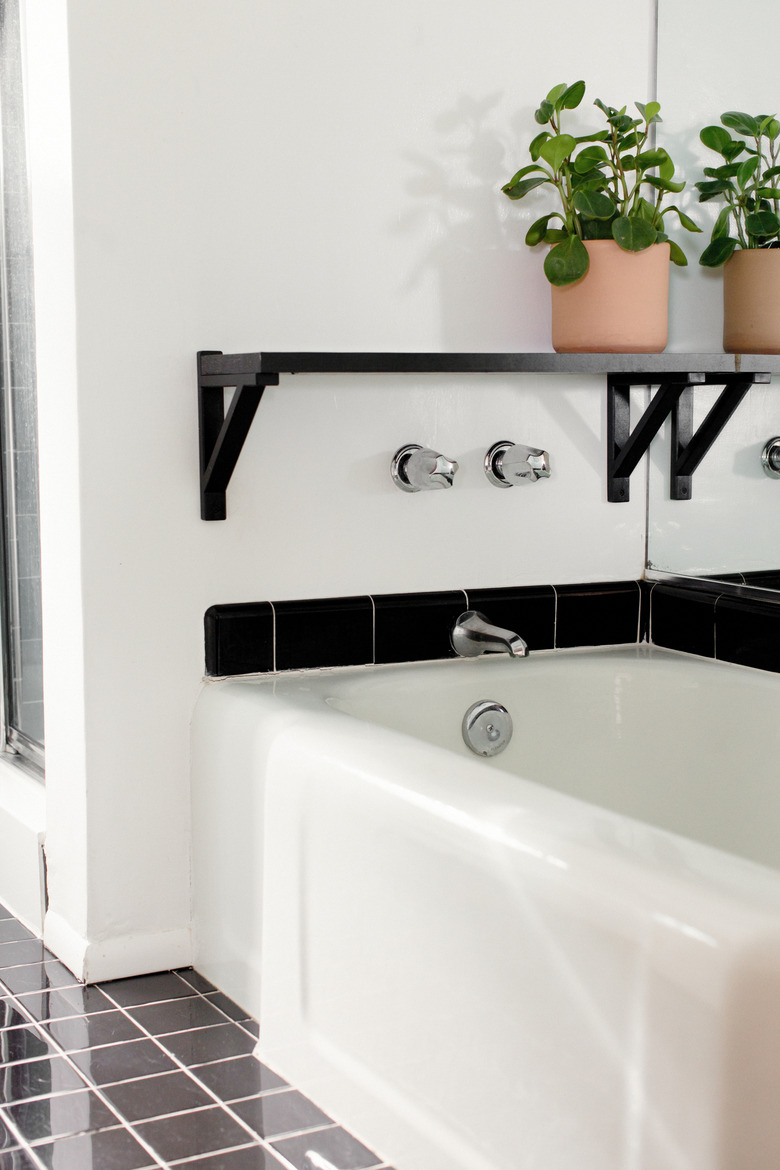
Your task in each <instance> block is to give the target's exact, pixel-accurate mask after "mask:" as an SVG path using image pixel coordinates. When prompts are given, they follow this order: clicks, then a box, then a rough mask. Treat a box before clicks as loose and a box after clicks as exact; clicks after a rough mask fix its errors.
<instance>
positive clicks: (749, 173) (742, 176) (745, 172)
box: [737, 155, 758, 191]
mask: <svg viewBox="0 0 780 1170" xmlns="http://www.w3.org/2000/svg"><path fill="white" fill-rule="evenodd" d="M757 167H758V159H757V158H756V157H755V155H754V156H753V158H746V159H745V161H744V162H742V163H740V164H739V168H738V170H737V182H738V183H739V185H740V188H741V189H742V190H743V191H744V190H745V188H746V187H747V185H748V183H749V182H750V180H751V179H752V178H753V176H754V175H755V173H756V168H757Z"/></svg>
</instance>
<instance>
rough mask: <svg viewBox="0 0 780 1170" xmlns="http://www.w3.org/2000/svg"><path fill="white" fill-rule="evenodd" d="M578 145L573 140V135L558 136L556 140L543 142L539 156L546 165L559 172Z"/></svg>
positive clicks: (551, 139) (550, 139)
mask: <svg viewBox="0 0 780 1170" xmlns="http://www.w3.org/2000/svg"><path fill="white" fill-rule="evenodd" d="M576 145H577V143H576V142H575V141H574V139H573V138H572V136H571V134H558V135H556V136H555V137H554V138H548V139H547V141H546V142H543V143H542V145H541V146H540V148H539V154H540V155H541V157H542V158H543V159H544V161H545V162H546V163H549V164H550V166H551V167H552V169H553V170H554V171H559V170H560V169H561V166H562V164H563V161H564V159H567V158H568V157H569V155H570V154H571V152H572V151H573V150H574V148H575V146H576Z"/></svg>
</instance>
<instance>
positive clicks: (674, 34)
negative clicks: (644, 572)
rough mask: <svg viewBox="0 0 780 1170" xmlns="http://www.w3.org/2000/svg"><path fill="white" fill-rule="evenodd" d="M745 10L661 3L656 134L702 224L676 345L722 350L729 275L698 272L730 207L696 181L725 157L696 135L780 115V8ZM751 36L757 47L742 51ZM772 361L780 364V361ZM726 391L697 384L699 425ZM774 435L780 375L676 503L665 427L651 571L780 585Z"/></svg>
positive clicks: (768, 2)
mask: <svg viewBox="0 0 780 1170" xmlns="http://www.w3.org/2000/svg"><path fill="white" fill-rule="evenodd" d="M747 9H748V11H747V12H745V10H744V9H741V8H740V9H739V11H738V12H735V10H734V7H733V5H732V4H731V3H727V2H726V0H686V3H685V4H680V3H679V0H658V100H659V102H660V103H661V116H662V118H663V124H662V126H661V127H660V128H659V141H660V142H662V143H663V144H664V145H666V146H667V147H668V149H669V152H670V154H671V155H672V157H673V158H674V159H675V162H677V164H678V169H679V170H680V171H681V173H682V174H683V175H684V176H685V178H686V179H687V181H688V186H687V188H686V191H685V192H684V195H683V196H682V197H681V201H680V206H681V208H682V209H683V210H684V211H686V212H687V213H688V214H689V215H690V216H692V217H693V218H694V219H695V220H696V222H697V223H698V224H699V225H700V226H701V227H702V229H703V231H702V234H701V235H696V236H692V235H688V233H683V234H684V235H685V237H686V238H685V241H684V245H685V250H686V252H687V254H688V260H689V267H688V268H687V269H677V270H675V271H674V272H673V273H672V276H671V281H670V285H671V293H670V323H671V331H670V349H674V350H677V351H679V352H686V353H707V352H710V353H711V352H720V351H721V349H722V335H721V329H722V273H721V271H720V270H717V269H716V270H707V269H703V268H701V267H700V266H699V264H698V258H699V254H700V253H701V251H702V249H703V248H704V246H705V245H706V244H707V243H708V242H709V238H710V233H711V230H712V225H713V223H714V221H715V217H716V215H717V213H718V211H719V210H720V209H721V207H722V206H723V204H722V203H721V202H718V201H713V202H711V203H705V204H699V203H698V202H697V193H696V191H695V189H694V187H693V184H694V183H695V182H697V181H698V180H699V179H701V178H704V175H703V173H702V172H703V167H705V166H713V165H717V164H716V162H715V161H714V160H715V158H716V156H715V155H714V154H713V153H712V152H711V151H708V150H707V149H706V148H705V147H704V146H702V145H701V143H700V141H699V131H700V130H701V128H702V127H703V126H706V125H717V124H719V122H720V115H721V114H722V113H723V112H724V111H726V110H734V109H736V110H746V111H748V112H750V113H778V115H780V83H778V81H777V71H776V56H777V48H776V47H777V44H778V38H779V37H780V6H778V5H776V4H775V2H774V0H747ZM748 21H749V29H748ZM756 30H760V35H754V34H755V32H756ZM743 35H744V36H748V37H749V43H750V50H749V53H746V52H743V51H742V49H741V48H740V44H739V42H740V38H741V37H742V36H743ZM770 362H771V368H775V369H778V370H780V358H777V357H773V358H772V359H770ZM718 393H719V388H718V387H702V388H700V389H697V390H696V391H695V392H694V396H695V406H694V426H698V425H699V423H700V422H701V421H702V419H703V418H704V417H705V416H706V413H707V411H708V410H709V408H710V407H711V406H712V404H713V403H714V401H715V399H716V397H717V395H718ZM776 436H780V372H779V373H777V374H774V375H773V380H772V383H771V384H770V385H768V386H761V385H756V386H753V387H752V389H751V390H750V392H749V394H748V395H747V397H746V398H745V400H744V401H743V402H742V403H741V405H740V406H739V407H738V408H737V410H736V412H735V414H734V415H733V416H732V418H731V419H730V420H729V422H728V423H727V424H726V426H725V428H724V430H723V432H722V434H721V435H720V436H719V438H718V439H717V440H716V442H715V444H714V445H713V447H712V449H711V450H710V451H709V452H708V454H707V455H706V456H705V458H704V460H703V461H702V463H701V465H700V466H699V468H698V470H697V471H696V473H695V475H694V477H693V496H692V499H691V500H689V501H678V500H670V499H669V459H670V450H669V445H670V424H669V423H667V424H666V425H665V427H664V429H663V430H662V432H661V434H660V435H659V436H658V437H657V438H656V439H655V441H654V442H653V444H652V446H651V448H650V453H649V467H648V476H649V484H648V488H649V490H648V525H647V528H648V533H647V565H648V568H649V569H654V570H659V571H662V572H665V573H670V574H674V575H675V576H690V577H707V578H713V577H714V578H717V579H718V580H722V581H725V582H733V583H736V584H747V585H750V586H755V587H759V588H764V589H772V590H780V478H770V477H769V476H768V475H767V474H766V472H765V470H764V468H763V466H762V460H761V456H762V452H763V450H764V448H765V446H766V444H767V442H768V441H769V440H771V439H773V438H775V437H776Z"/></svg>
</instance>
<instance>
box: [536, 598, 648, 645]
mask: <svg viewBox="0 0 780 1170" xmlns="http://www.w3.org/2000/svg"><path fill="white" fill-rule="evenodd" d="M555 592H556V593H557V595H558V617H557V622H556V630H555V645H556V647H559V648H561V649H562V648H564V647H569V648H570V647H573V646H612V645H616V644H619V643H623V642H638V641H639V601H640V595H639V584H638V582H636V581H608V582H602V583H596V584H591V585H558V586H556V589H555Z"/></svg>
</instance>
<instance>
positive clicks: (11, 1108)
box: [5, 1089, 117, 1144]
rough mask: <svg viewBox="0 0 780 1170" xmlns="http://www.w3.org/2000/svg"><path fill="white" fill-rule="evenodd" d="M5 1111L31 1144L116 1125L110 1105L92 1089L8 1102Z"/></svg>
mask: <svg viewBox="0 0 780 1170" xmlns="http://www.w3.org/2000/svg"><path fill="white" fill-rule="evenodd" d="M5 1112H6V1113H7V1114H8V1116H9V1118H10V1119H11V1121H13V1123H14V1125H15V1126H16V1127H17V1129H18V1130H19V1132H20V1133H21V1134H22V1136H23V1137H24V1138H25V1140H26V1141H28V1142H29V1143H30V1144H32V1143H34V1142H38V1141H46V1140H48V1139H49V1138H54V1137H65V1136H68V1135H70V1134H74V1133H85V1132H86V1131H88V1130H96V1129H108V1128H109V1127H110V1126H113V1125H116V1124H117V1119H116V1117H115V1116H114V1114H113V1113H112V1112H111V1110H110V1109H109V1108H108V1106H107V1105H104V1104H103V1102H102V1101H101V1100H100V1098H99V1097H98V1095H97V1094H96V1093H93V1092H92V1091H91V1090H90V1089H82V1090H80V1091H79V1092H76V1093H60V1094H59V1095H58V1096H56V1097H41V1098H39V1099H38V1100H36V1101H22V1102H20V1103H18V1104H16V1105H6V1106H5Z"/></svg>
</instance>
